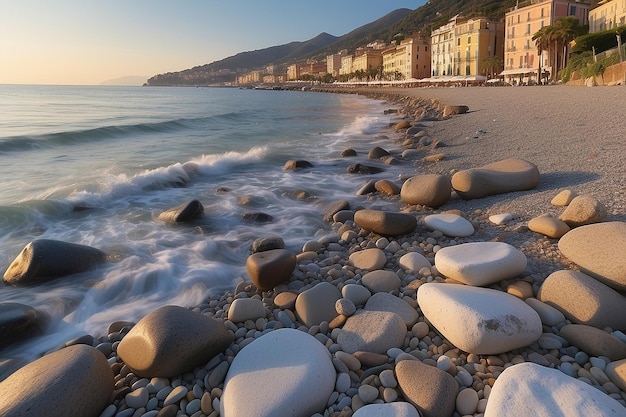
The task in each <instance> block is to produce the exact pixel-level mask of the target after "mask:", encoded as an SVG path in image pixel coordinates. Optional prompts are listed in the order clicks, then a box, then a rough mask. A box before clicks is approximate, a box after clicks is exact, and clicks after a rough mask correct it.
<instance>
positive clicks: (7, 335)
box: [0, 303, 49, 348]
mask: <svg viewBox="0 0 626 417" xmlns="http://www.w3.org/2000/svg"><path fill="white" fill-rule="evenodd" d="M48 322H49V317H48V316H47V315H46V314H45V313H41V312H39V311H37V310H36V309H34V308H32V307H30V306H27V305H24V304H20V303H0V348H2V347H5V346H9V345H11V344H13V343H16V342H20V341H22V340H25V339H28V338H31V337H34V336H39V335H41V334H43V332H44V331H45V329H46V327H47V326H48Z"/></svg>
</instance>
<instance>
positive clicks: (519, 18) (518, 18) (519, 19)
mask: <svg viewBox="0 0 626 417" xmlns="http://www.w3.org/2000/svg"><path fill="white" fill-rule="evenodd" d="M521 17H522V15H520V14H518V15H517V23H519V22H521Z"/></svg>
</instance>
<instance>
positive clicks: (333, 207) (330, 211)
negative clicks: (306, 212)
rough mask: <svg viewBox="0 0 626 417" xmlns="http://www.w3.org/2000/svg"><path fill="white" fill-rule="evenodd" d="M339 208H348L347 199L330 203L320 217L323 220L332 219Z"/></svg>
mask: <svg viewBox="0 0 626 417" xmlns="http://www.w3.org/2000/svg"><path fill="white" fill-rule="evenodd" d="M341 210H350V202H349V201H348V200H339V201H335V202H334V203H331V204H330V205H329V206H328V207H326V210H325V211H324V215H323V216H322V219H324V221H325V222H329V221H331V220H332V219H333V216H334V215H335V213H337V212H338V211H341Z"/></svg>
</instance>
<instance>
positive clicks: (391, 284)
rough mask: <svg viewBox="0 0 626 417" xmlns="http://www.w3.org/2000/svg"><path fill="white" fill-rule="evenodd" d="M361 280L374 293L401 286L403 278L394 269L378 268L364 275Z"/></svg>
mask: <svg viewBox="0 0 626 417" xmlns="http://www.w3.org/2000/svg"><path fill="white" fill-rule="evenodd" d="M361 282H362V283H363V285H365V287H367V289H368V290H370V291H371V292H373V293H377V292H391V291H394V290H397V289H399V288H400V285H402V280H401V279H400V277H399V276H398V274H396V273H395V272H393V271H386V270H382V269H379V270H376V271H372V272H368V273H367V274H365V275H363V277H362V278H361Z"/></svg>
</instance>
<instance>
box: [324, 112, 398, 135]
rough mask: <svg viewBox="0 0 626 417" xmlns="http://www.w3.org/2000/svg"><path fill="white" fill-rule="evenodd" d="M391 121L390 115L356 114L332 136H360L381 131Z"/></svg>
mask: <svg viewBox="0 0 626 417" xmlns="http://www.w3.org/2000/svg"><path fill="white" fill-rule="evenodd" d="M388 123H389V118H388V117H382V116H356V117H355V119H354V120H353V121H352V122H351V123H350V124H348V125H347V126H345V127H344V128H343V129H341V130H340V131H338V132H336V133H333V134H332V136H358V135H371V134H375V133H379V132H380V131H381V128H382V127H384V126H385V125H387V124H388Z"/></svg>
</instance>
